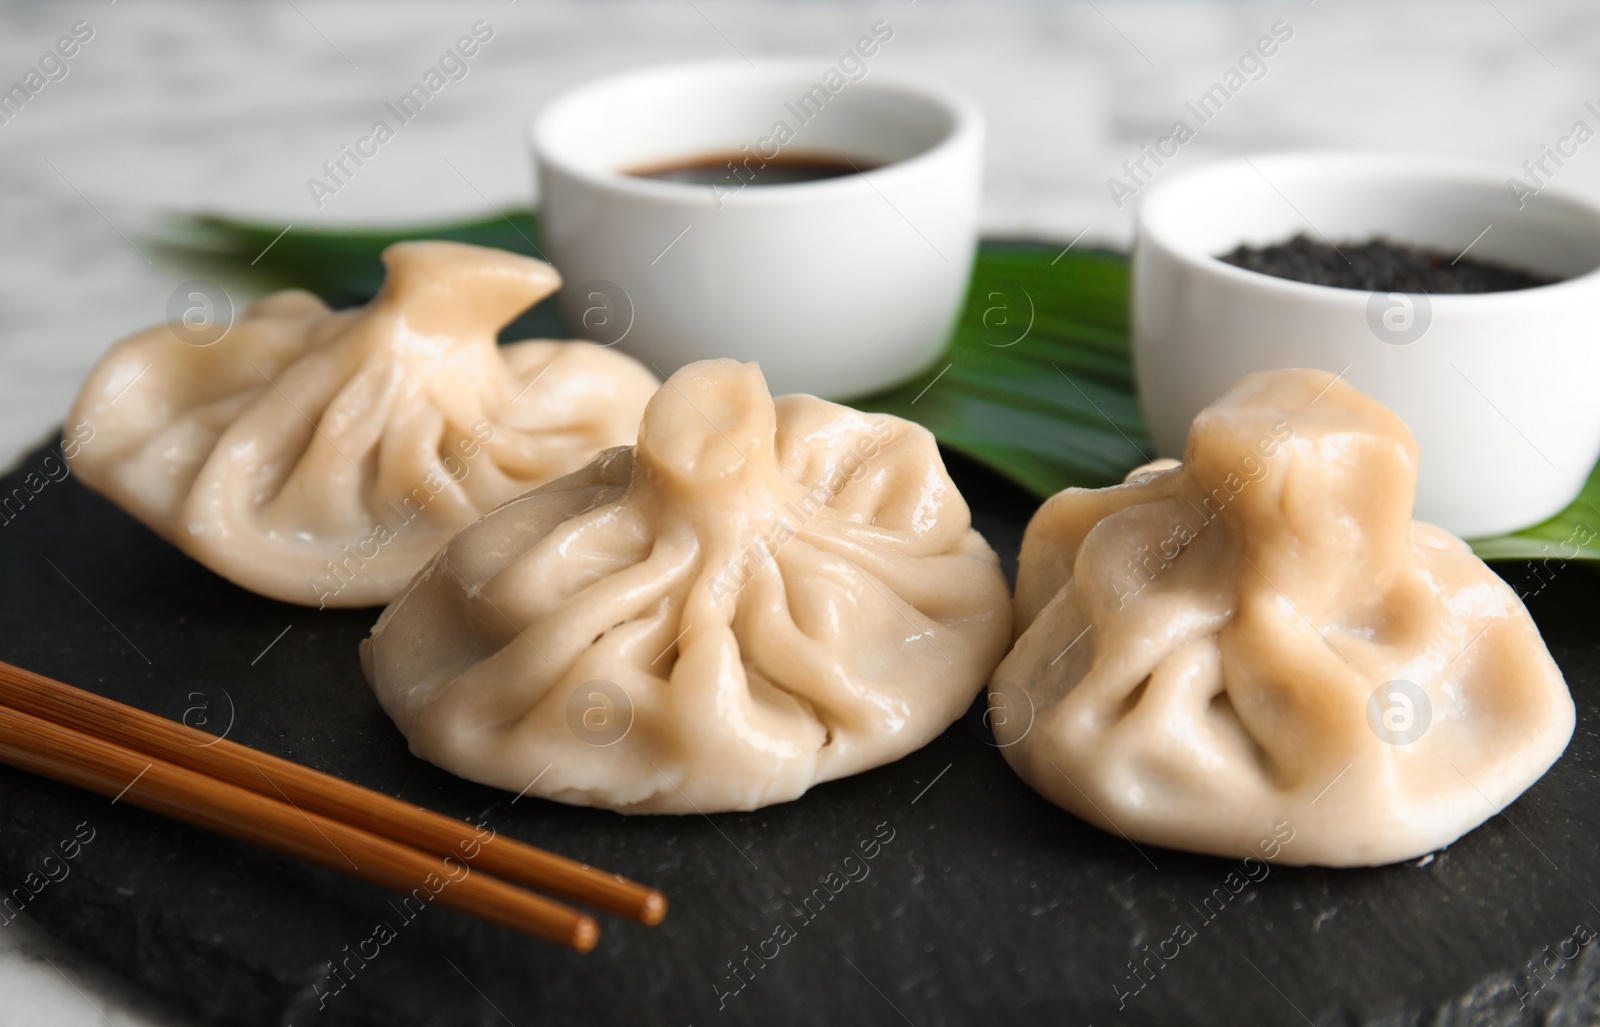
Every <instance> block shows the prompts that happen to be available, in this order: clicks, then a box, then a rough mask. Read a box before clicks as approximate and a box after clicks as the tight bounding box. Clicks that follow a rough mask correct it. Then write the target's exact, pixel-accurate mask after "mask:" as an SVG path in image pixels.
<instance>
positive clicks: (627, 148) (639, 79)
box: [531, 60, 983, 399]
mask: <svg viewBox="0 0 1600 1027" xmlns="http://www.w3.org/2000/svg"><path fill="white" fill-rule="evenodd" d="M864 66H865V67H866V69H867V70H866V71H865V72H864V73H863V76H862V77H860V78H859V79H858V80H855V81H849V80H844V84H843V85H842V87H840V88H839V89H838V90H837V91H836V92H833V93H832V94H831V95H830V94H829V92H828V89H827V87H826V85H822V86H821V87H822V89H823V92H822V93H821V94H820V96H819V95H818V94H816V93H814V92H813V91H812V90H813V87H816V86H819V85H821V84H822V80H823V78H824V77H825V74H824V73H825V72H826V71H827V70H828V69H829V64H828V62H826V61H822V60H818V61H814V62H805V63H778V64H763V65H759V66H757V67H754V68H752V67H750V66H748V65H746V64H744V63H742V62H732V63H720V62H719V63H710V64H685V65H671V66H666V67H659V68H651V69H647V70H644V71H636V72H630V73H627V74H623V75H618V76H616V77H613V78H607V79H603V80H601V81H598V82H594V83H591V84H589V85H586V86H583V87H580V88H578V89H577V90H574V91H573V92H570V93H567V94H565V95H563V96H561V97H560V98H558V99H556V100H555V101H553V102H552V103H551V104H550V105H549V106H548V107H546V108H545V109H544V110H543V111H542V112H541V113H540V114H539V116H538V117H537V118H535V120H534V123H533V126H532V132H531V140H532V145H533V152H534V157H535V162H536V165H537V171H538V176H539V190H540V232H541V235H542V237H543V246H544V249H545V251H546V253H547V254H548V256H549V258H550V260H551V262H552V263H554V264H555V265H556V267H557V268H558V269H559V270H560V271H561V274H562V276H563V278H564V279H565V281H566V283H567V285H566V287H564V288H563V290H562V296H561V303H562V312H563V315H564V316H565V317H566V318H567V320H568V323H569V324H571V325H574V326H575V330H578V331H580V332H586V333H587V334H588V335H590V336H592V337H595V338H597V339H598V341H601V342H606V343H610V342H619V343H620V346H621V348H622V349H624V350H627V351H629V352H631V353H634V354H635V355H637V356H639V357H640V358H641V359H643V360H645V361H646V362H648V363H650V364H652V365H654V366H655V367H657V368H658V369H659V370H660V371H661V372H662V373H663V374H670V373H671V372H672V371H674V370H676V369H677V368H678V367H680V366H682V365H683V364H686V363H689V362H690V361H693V360H699V359H702V358H706V357H736V358H738V359H740V360H759V361H760V362H761V368H762V371H763V373H765V375H766V377H767V381H768V382H769V383H770V384H771V386H772V389H773V391H774V392H778V393H783V392H810V393H814V394H816V395H821V396H827V397H830V398H835V399H844V398H849V397H852V396H858V395H864V394H866V393H869V392H872V391H874V390H877V389H881V388H884V387H885V386H888V385H892V384H894V383H896V382H899V381H902V380H904V379H906V378H907V377H910V376H911V375H914V374H916V373H917V372H918V371H920V370H922V369H923V368H925V367H927V366H928V365H929V364H930V363H931V362H932V361H933V360H934V359H935V358H936V357H937V356H938V354H939V352H940V351H941V349H942V347H943V345H944V343H945V340H946V338H947V337H948V335H949V332H950V328H951V326H952V324H953V322H954V320H955V317H956V314H957V312H958V311H959V308H960V305H961V301H962V299H963V296H964V294H965V292H966V286H967V277H968V274H969V273H970V271H971V267H972V258H973V254H974V252H975V250H976V246H977V224H978V198H979V184H980V180H981V179H980V175H981V162H982V147H983V124H982V116H981V114H980V113H979V111H978V109H977V107H976V106H975V105H974V104H972V103H971V102H970V101H968V100H967V99H965V98H963V97H962V96H960V95H959V94H956V93H954V92H952V91H950V90H947V89H945V88H943V87H941V86H937V85H934V84H931V83H928V82H924V81H921V80H916V79H911V78H907V77H905V76H902V75H897V74H896V75H891V74H890V73H888V72H886V71H882V70H879V69H878V68H876V67H873V66H872V65H871V62H870V61H869V62H865V64H864ZM808 94H809V95H811V96H812V97H813V103H812V105H811V106H808V107H806V108H805V109H803V110H802V109H801V108H800V107H799V106H798V103H799V98H801V97H802V96H804V95H808ZM822 97H826V99H825V100H822V102H820V103H818V102H817V101H818V100H820V99H821V98H822ZM798 114H806V115H809V119H808V120H807V121H805V122H801V120H800V118H799V117H798V116H797V115H798ZM779 122H782V123H784V124H786V125H787V126H788V128H789V129H790V131H791V132H792V133H793V139H792V140H791V141H789V142H788V143H787V144H783V145H780V144H779V143H778V142H777V139H776V138H775V137H774V135H773V130H774V128H775V126H776V125H777V123H779ZM764 139H766V140H772V142H770V143H768V144H767V146H766V147H765V151H766V152H767V153H769V154H770V153H771V152H773V151H774V150H777V152H779V153H799V152H816V151H823V152H832V153H842V154H845V155H847V156H849V157H851V158H852V159H854V160H856V161H862V160H865V161H867V162H870V163H872V164H878V165H882V166H881V167H879V168H878V169H877V170H872V171H868V172H866V173H864V174H861V175H850V176H846V177H840V178H833V179H827V180H822V181H815V182H805V183H800V184H791V185H759V186H758V185H748V186H745V187H744V188H743V189H738V190H737V191H732V192H731V193H730V192H728V191H717V190H713V189H712V188H711V187H709V186H702V185H685V184H682V183H677V182H666V181H659V180H652V179H647V178H640V177H637V176H632V175H628V174H626V173H625V170H626V169H631V168H638V167H640V166H648V165H659V164H661V163H663V162H667V161H671V160H674V159H687V158H694V157H697V156H701V155H705V154H708V153H716V152H725V151H738V150H740V148H741V147H748V148H749V149H750V150H751V151H753V152H755V151H760V150H761V149H762V140H764ZM752 168H754V165H752ZM578 325H582V326H583V328H581V329H576V326H578Z"/></svg>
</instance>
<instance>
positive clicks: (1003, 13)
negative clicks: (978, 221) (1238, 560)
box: [0, 0, 1600, 1027]
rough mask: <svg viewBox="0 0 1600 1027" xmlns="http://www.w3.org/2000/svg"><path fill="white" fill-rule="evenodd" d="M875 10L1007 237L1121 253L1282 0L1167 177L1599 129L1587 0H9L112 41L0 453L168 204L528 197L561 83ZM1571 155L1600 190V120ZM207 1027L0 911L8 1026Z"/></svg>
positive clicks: (74, 143) (71, 66)
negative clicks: (343, 179) (1226, 158)
mask: <svg viewBox="0 0 1600 1027" xmlns="http://www.w3.org/2000/svg"><path fill="white" fill-rule="evenodd" d="M480 19H481V20H483V21H485V22H487V23H488V24H489V25H490V26H492V27H493V29H494V33H495V34H494V37H493V39H491V40H490V41H489V42H488V43H487V44H486V45H485V46H484V48H483V51H482V53H481V54H480V55H479V56H478V57H477V58H475V59H474V60H473V61H472V63H471V65H470V68H471V70H470V72H469V74H468V75H467V77H466V78H465V79H463V80H461V81H459V82H454V83H451V84H450V85H449V87H448V88H447V89H446V90H445V91H443V92H442V93H441V94H440V96H439V97H438V98H436V100H434V101H433V102H431V103H430V104H429V105H428V107H427V108H426V109H425V110H424V111H423V112H422V113H421V114H420V115H419V116H418V117H417V118H416V119H415V121H413V122H412V123H410V124H408V125H407V126H406V127H405V128H404V130H403V131H402V132H400V133H399V134H398V135H397V137H396V138H395V139H394V140H393V141H392V142H390V143H388V144H386V145H385V146H384V147H383V148H382V150H381V152H380V153H379V155H378V156H377V157H376V158H374V159H373V160H371V161H370V162H369V163H368V165H367V166H366V167H364V168H362V169H361V170H360V172H359V174H358V175H356V176H355V177H353V178H352V180H351V181H350V182H349V184H348V185H347V186H346V187H344V188H342V189H341V190H340V191H339V192H338V194H337V195H335V196H332V197H328V198H326V199H325V202H324V204H323V206H322V209H318V207H317V206H316V204H314V203H313V201H312V198H311V195H310V190H309V189H308V187H307V185H306V180H307V179H308V178H310V177H312V176H314V175H317V174H318V173H319V168H320V166H321V164H322V162H323V161H325V160H328V159H329V158H330V157H333V156H335V155H337V153H338V151H339V148H340V146H341V145H342V144H345V143H349V142H351V141H352V140H353V139H354V138H355V137H356V136H357V135H360V134H361V133H363V132H364V131H365V130H366V129H367V127H368V126H369V125H370V124H371V122H372V120H373V118H374V117H375V116H376V115H377V113H378V112H379V111H380V110H381V108H382V105H383V103H384V102H385V101H386V100H390V99H392V98H393V97H394V96H396V95H398V94H399V93H400V92H402V91H404V90H405V89H406V88H407V87H409V85H410V84H411V82H412V81H414V80H415V79H417V78H418V77H419V76H420V75H421V74H422V72H423V71H424V70H425V69H426V68H427V67H429V66H430V65H431V64H433V63H434V62H435V61H436V60H437V58H438V56H439V55H440V53H442V52H443V50H444V48H445V47H446V46H448V45H449V43H450V42H451V41H452V40H454V39H455V38H456V37H458V36H460V35H462V34H463V33H464V32H466V31H467V29H468V27H469V26H470V25H471V24H473V23H474V22H476V21H479V20H480ZM880 19H882V20H886V21H887V22H888V23H889V24H890V25H892V26H893V27H894V32H895V35H894V38H893V39H892V40H891V41H890V42H889V43H888V44H887V45H886V46H885V47H884V50H883V53H882V55H881V57H880V58H878V59H877V61H878V63H879V64H880V65H881V66H883V67H897V68H906V69H913V70H917V71H920V72H923V73H926V74H932V75H937V76H940V77H942V78H944V79H947V80H948V81H950V82H953V83H955V84H958V85H959V86H961V87H962V88H964V89H966V90H968V91H969V92H971V93H972V94H973V95H974V96H975V97H976V98H977V99H978V100H979V101H980V103H981V104H982V106H983V107H984V109H985V111H986V113H987V115H988V118H989V126H990V141H989V165H988V185H987V192H986V197H985V208H984V224H985V228H986V230H987V231H988V232H989V233H990V234H1010V235H1031V236H1037V237H1041V238H1049V239H1057V240H1063V241H1065V240H1071V239H1073V238H1075V237H1078V236H1079V235H1080V233H1081V234H1082V242H1081V243H1080V245H1082V244H1085V243H1102V244H1113V245H1126V243H1127V241H1128V235H1129V225H1130V220H1129V213H1130V211H1129V209H1128V207H1127V206H1124V207H1123V208H1122V209H1118V208H1117V207H1116V206H1115V205H1114V203H1113V202H1112V199H1111V195H1110V191H1109V190H1108V187H1107V179H1108V178H1110V177H1113V176H1119V175H1120V174H1121V167H1120V166H1121V165H1122V163H1123V162H1124V161H1126V160H1129V159H1130V158H1137V157H1138V156H1139V153H1140V147H1141V146H1142V145H1143V144H1146V143H1153V142H1154V141H1155V140H1156V139H1158V138H1159V137H1161V136H1163V135H1165V134H1166V133H1167V131H1168V128H1169V126H1170V125H1171V123H1172V122H1173V120H1174V119H1175V118H1178V117H1181V116H1183V113H1184V112H1183V104H1184V102H1185V101H1186V100H1190V99H1192V98H1193V97H1194V96H1196V95H1198V94H1199V93H1200V92H1201V91H1203V90H1205V89H1206V88H1208V87H1209V86H1210V84H1211V83H1212V82H1213V81H1216V80H1217V79H1219V78H1220V77H1221V76H1223V75H1224V74H1225V73H1226V72H1227V70H1228V69H1229V68H1230V67H1234V66H1236V65H1237V64H1238V63H1239V58H1240V55H1241V54H1242V53H1243V52H1244V51H1245V49H1246V48H1247V47H1248V46H1249V45H1250V42H1251V41H1252V40H1253V39H1255V38H1256V37H1258V36H1260V35H1262V34H1263V33H1265V32H1267V31H1269V29H1270V27H1271V26H1272V25H1273V24H1274V23H1277V22H1279V21H1283V22H1286V23H1287V25H1288V26H1289V27H1290V28H1292V30H1293V36H1292V38H1291V39H1289V41H1288V42H1286V43H1284V44H1283V45H1282V47H1281V48H1280V49H1279V50H1278V51H1277V53H1276V54H1275V55H1274V56H1273V57H1271V58H1270V59H1269V60H1268V61H1267V62H1266V71H1265V73H1264V74H1261V76H1260V77H1259V78H1258V79H1256V80H1254V81H1250V82H1248V84H1247V85H1246V86H1245V87H1244V88H1243V89H1241V90H1240V91H1239V92H1238V93H1237V95H1235V96H1234V97H1233V98H1232V99H1231V100H1229V102H1228V103H1227V105H1226V106H1225V107H1224V109H1223V110H1222V111H1221V112H1220V113H1219V114H1218V115H1217V116H1216V117H1215V118H1214V119H1212V120H1211V121H1210V122H1209V123H1208V124H1206V125H1204V126H1203V127H1201V128H1200V130H1199V133H1198V137H1197V138H1196V139H1195V140H1194V141H1193V142H1191V143H1189V144H1187V145H1186V146H1184V147H1183V149H1182V150H1181V151H1180V153H1179V155H1178V156H1177V157H1176V158H1174V159H1173V160H1172V161H1170V162H1169V163H1168V166H1167V168H1166V169H1164V170H1163V172H1162V173H1164V174H1165V173H1170V171H1171V170H1173V169H1175V168H1178V167H1183V166H1190V165H1194V164H1198V163H1200V162H1202V161H1205V160H1209V159H1212V158H1214V157H1216V156H1219V155H1224V154H1233V153H1240V152H1259V151H1263V150H1270V149H1277V148H1290V147H1293V148H1304V147H1319V146H1328V147H1332V146H1362V147H1384V148H1391V149H1415V150H1427V151H1441V152H1451V153H1461V154H1468V155H1472V156H1477V157H1481V158H1485V159H1489V160H1492V161H1496V162H1498V163H1500V164H1502V165H1503V166H1504V167H1505V169H1506V175H1507V176H1508V177H1510V176H1512V175H1517V174H1521V173H1522V172H1521V164H1522V162H1523V161H1525V160H1527V159H1529V158H1530V157H1536V156H1538V154H1539V147H1540V145H1541V144H1550V143H1553V142H1554V141H1555V140H1556V139H1557V137H1559V136H1561V135H1563V134H1565V133H1566V132H1567V131H1568V130H1569V128H1570V126H1571V125H1572V123H1573V122H1574V121H1575V120H1577V119H1580V118H1583V119H1586V120H1588V121H1589V122H1590V124H1591V127H1594V128H1597V129H1600V119H1595V118H1594V117H1593V116H1592V115H1590V114H1588V112H1587V111H1585V110H1584V102H1585V101H1586V100H1595V101H1596V102H1597V105H1600V60H1597V58H1600V8H1597V7H1595V6H1594V5H1593V3H1592V2H1591V0H1544V2H1538V3H1536V2H1534V0H1493V2H1492V3H1491V2H1490V0H1426V2H1420V0H1419V2H1396V0H1388V2H1359V0H1322V2H1320V3H1317V2H1316V0H1278V2H1273V3H1260V2H1233V3H1230V2H1222V0H1095V2H1094V3H1090V2H1088V0H1081V2H1080V0H1061V2H1045V0H1031V2H1028V0H1015V2H1004V3H1001V2H995V0H989V2H983V3H979V2H968V3H942V2H940V0H913V2H909V3H908V2H905V0H880V2H861V0H847V2H839V3H829V4H821V3H817V4H802V3H796V2H793V0H790V2H787V3H780V2H775V0H773V2H760V3H727V2H721V0H694V2H693V3H690V2H689V0H654V2H642V0H635V2H603V3H593V2H580V0H523V2H521V3H517V2H515V0H512V2H511V3H490V2H487V0H485V2H473V3H465V4H450V5H445V4H428V5H424V4H421V3H401V4H397V3H380V2H376V0H369V2H350V3H323V2H316V0H294V2H293V3H291V2H289V0H281V2H280V0H270V2H262V3H255V4H243V3H237V4H200V3H189V4H184V3H173V2H170V0H122V2H120V3H118V2H116V0H110V2H101V0H89V2H85V3H83V4H79V5H56V4H50V5H46V4H37V3H29V2H26V0H13V2H11V3H8V4H5V5H4V6H0V86H5V85H8V84H9V83H11V82H12V81H13V80H16V81H21V80H22V78H23V77H24V76H25V75H26V74H27V72H28V71H29V69H31V68H37V67H39V65H40V62H41V58H42V57H43V55H44V53H45V52H46V49H47V48H48V47H50V46H52V45H53V43H54V41H55V40H57V39H58V38H59V37H61V36H62V35H64V34H67V33H69V32H70V31H71V30H72V27H73V26H74V25H75V24H76V23H78V22H80V21H87V22H88V26H87V27H81V28H80V29H79V32H80V35H84V34H87V30H88V28H92V29H93V36H92V38H89V39H88V41H87V42H84V43H82V44H81V45H80V46H79V47H78V48H77V50H76V53H75V55H74V56H72V57H71V58H70V59H68V60H67V61H66V62H65V65H66V74H65V76H64V77H60V76H61V71H60V69H59V67H58V66H56V65H55V63H54V62H53V61H52V62H51V66H50V67H49V68H45V69H42V70H43V71H47V72H50V73H51V74H53V75H55V76H57V80H55V81H50V80H49V79H47V78H46V79H44V81H45V84H44V85H43V87H42V88H40V89H39V91H38V93H37V94H36V95H34V96H32V97H31V99H29V101H28V102H27V103H26V104H25V105H24V106H23V107H22V108H21V110H20V111H18V112H16V113H15V115H14V116H13V117H11V118H10V120H9V121H7V122H5V123H4V124H0V224H3V225H4V232H3V234H0V466H8V465H10V464H12V463H13V462H14V461H15V460H16V459H17V458H18V457H19V456H20V455H21V454H23V453H24V452H26V451H27V450H28V449H30V448H31V447H33V446H34V445H36V444H38V443H39V442H41V441H43V440H44V439H45V438H46V436H47V435H49V434H50V433H51V432H52V431H53V430H54V428H55V426H56V425H57V424H58V423H59V421H60V419H61V417H62V415H63V413H64V411H65V410H66V408H67V405H68V404H69V403H70V401H71V399H72V396H73V394H74V392H75V391H76V388H77V386H78V383H79V382H80V381H81V379H82V378H83V376H84V374H85V372H86V371H87V370H88V368H89V366H90V365H91V364H92V363H93V361H94V360H95V358H96V357H97V356H98V355H99V354H100V353H101V351H102V350H103V349H104V348H105V346H106V345H107V344H108V343H109V342H110V341H111V340H112V339H114V338H116V337H118V336H120V335H122V334H125V333H127V332H129V331H131V330H133V329H135V328H138V327H141V326H144V325H148V324H151V323H153V322H157V321H159V320H161V319H162V318H163V317H164V311H165V308H166V303H167V298H168V296H169V295H170V294H171V292H172V291H173V288H174V287H175V286H176V285H177V284H178V283H179V282H180V281H182V280H183V279H184V278H185V277H187V275H186V274H185V273H184V271H183V270H182V269H181V268H176V267H173V266H170V265H168V264H165V263H163V261H162V260H161V258H160V257H159V255H158V254H156V253H155V252H154V251H153V250H152V249H151V247H150V246H149V245H148V244H147V243H146V242H145V241H144V234H145V233H147V232H149V231H150V230H151V229H152V228H153V227H154V226H156V225H157V224H159V222H160V218H161V216H162V213H163V211H168V210H183V211H197V210H215V211H225V212H228V213H235V214H247V215H252V216H256V217H259V218H262V219H264V220H268V221H272V222H275V223H282V224H285V225H290V224H293V225H298V226H311V225H324V226H325V225H336V224H341V223H355V222H426V221H429V220H435V219H440V218H445V217H452V216H457V215H470V214H477V213H480V212H483V211H485V210H487V208H488V204H489V203H491V202H492V203H495V204H499V205H506V204H514V203H525V202H527V200H528V199H529V196H530V177H529V167H528V158H527V155H526V152H525V149H524V145H523V128H524V125H525V123H526V120H527V118H528V116H529V115H530V114H531V113H532V112H533V111H534V110H536V109H537V108H538V107H539V105H540V104H541V103H542V102H543V101H544V100H546V99H547V98H549V97H550V96H552V95H554V94H555V93H556V92H558V91H560V90H561V89H563V88H565V87H567V86H569V85H571V84H573V83H576V82H579V81H582V80H583V79H586V78H589V77H592V76H595V75H598V74H602V73H605V72H609V71H612V70H616V69H621V68H626V67H630V66H634V65H638V64H642V63H649V62H658V61H666V60H676V59H690V58H708V57H732V58H735V59H737V58H738V56H739V55H740V54H744V55H747V56H748V57H750V58H760V57H764V56H779V55H782V56H812V57H815V58H816V59H817V62H818V68H819V74H820V71H821V69H822V68H824V67H825V66H826V65H828V64H829V63H831V62H832V60H833V59H834V57H835V56H836V55H837V54H838V53H839V52H842V50H843V49H844V47H845V46H847V45H848V43H849V42H850V41H851V40H853V39H854V38H856V37H857V36H859V35H860V34H861V33H862V32H863V31H864V30H865V29H866V27H867V26H869V25H870V24H872V23H873V22H876V21H878V20H880ZM1280 31H1281V30H1280ZM67 49H71V48H70V47H68V48H67ZM1247 70H1250V69H1247ZM41 78H44V76H42V75H41ZM446 158H448V160H446ZM452 165H453V166H452ZM1558 177H1559V180H1560V182H1561V183H1562V184H1564V185H1568V186H1571V187H1573V188H1578V189H1583V190H1594V191H1596V192H1600V141H1595V142H1591V143H1589V144H1588V145H1587V146H1586V147H1584V148H1583V149H1581V150H1580V151H1579V152H1578V154H1577V155H1576V156H1575V157H1572V158H1571V159H1569V160H1568V161H1567V162H1566V165H1565V167H1563V168H1561V169H1560V170H1559V176H1558ZM234 298H235V299H236V300H243V299H246V298H248V296H247V294H246V291H245V290H243V289H242V288H241V289H240V290H239V292H238V293H237V294H236V295H235V297H234ZM0 818H3V813H0ZM3 829H4V825H3V819H0V830H3ZM182 1022H185V1021H183V1020H182V1019H181V1017H180V1015H179V1014H178V1013H176V1012H174V1011H172V1010H168V1009H165V1008H163V1007H162V1006H161V1005H160V1004H158V1003H155V1002H153V1001H151V1000H148V999H146V998H144V997H142V996H140V995H139V994H138V993H137V990H136V989H133V988H131V987H128V986H127V985H125V984H122V983H119V982H117V981H116V980H115V979H113V978H112V977H111V976H110V975H108V974H107V973H106V972H104V971H102V970H99V969H97V968H96V967H94V966H92V965H90V964H89V963H88V962H87V961H86V960H84V959H83V958H82V957H79V956H76V955H74V954H73V953H71V952H69V951H67V950H66V949H64V948H63V947H62V946H61V945H59V944H58V943H56V942H54V941H53V940H52V939H50V938H49V937H48V936H47V935H45V934H44V933H43V932H42V931H41V930H40V929H39V928H38V927H37V926H33V925H30V924H27V923H26V922H24V921H19V922H17V923H15V924H13V925H12V926H10V927H7V928H4V929H0V1027H24V1025H34V1024H40V1025H46V1024H47V1025H50V1027H79V1025H82V1027H89V1025H94V1024H103V1023H112V1024H116V1025H119V1027H120V1025H126V1024H151V1023H182Z"/></svg>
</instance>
